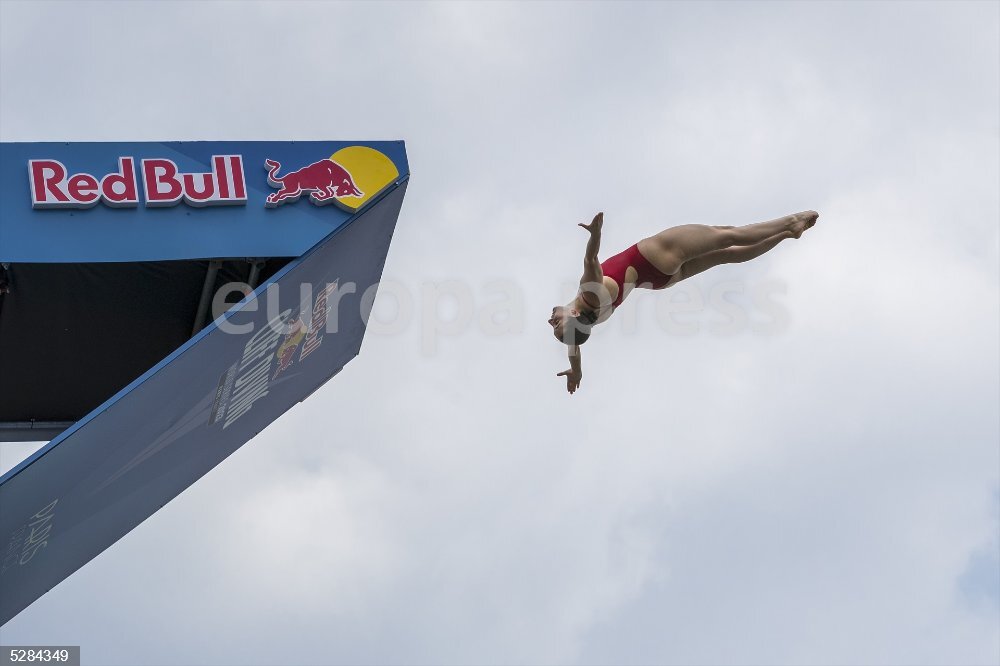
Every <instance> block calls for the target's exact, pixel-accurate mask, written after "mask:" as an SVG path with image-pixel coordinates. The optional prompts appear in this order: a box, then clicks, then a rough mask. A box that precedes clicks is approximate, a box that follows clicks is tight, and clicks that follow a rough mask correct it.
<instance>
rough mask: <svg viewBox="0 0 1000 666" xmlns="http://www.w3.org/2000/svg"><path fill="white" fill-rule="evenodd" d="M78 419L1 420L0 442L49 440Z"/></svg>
mask: <svg viewBox="0 0 1000 666" xmlns="http://www.w3.org/2000/svg"><path fill="white" fill-rule="evenodd" d="M74 423H76V421H0V442H48V441H49V440H52V439H54V438H55V437H56V435H58V434H59V433H61V432H62V431H63V430H65V429H66V428H68V427H70V426H71V425H73V424H74Z"/></svg>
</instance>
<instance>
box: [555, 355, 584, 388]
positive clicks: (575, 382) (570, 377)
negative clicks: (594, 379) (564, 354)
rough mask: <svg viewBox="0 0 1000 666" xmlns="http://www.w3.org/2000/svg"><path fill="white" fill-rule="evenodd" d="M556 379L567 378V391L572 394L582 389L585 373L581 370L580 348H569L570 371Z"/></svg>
mask: <svg viewBox="0 0 1000 666" xmlns="http://www.w3.org/2000/svg"><path fill="white" fill-rule="evenodd" d="M556 377H565V378H566V390H567V391H569V392H570V393H571V394H572V393H576V390H577V389H578V388H580V380H581V379H583V371H582V370H580V347H579V346H577V345H570V346H569V370H563V371H562V372H560V373H559V374H557V375H556Z"/></svg>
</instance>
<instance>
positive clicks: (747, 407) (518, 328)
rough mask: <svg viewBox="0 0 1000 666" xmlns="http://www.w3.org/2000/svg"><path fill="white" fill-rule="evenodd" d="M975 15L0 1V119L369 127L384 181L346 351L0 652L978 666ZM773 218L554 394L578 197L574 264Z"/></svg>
mask: <svg viewBox="0 0 1000 666" xmlns="http://www.w3.org/2000/svg"><path fill="white" fill-rule="evenodd" d="M998 35H1000V5H998V4H997V3H995V2H992V3H991V2H976V3H967V4H963V3H960V2H948V3H914V4H908V3H905V2H894V3H863V2H853V3H821V2H810V3H790V4H785V3H777V2H769V3H761V4H754V3H739V4H728V3H717V4H716V3H704V4H688V3H683V2H671V3H664V4H653V3H642V4H626V3H615V4H599V3H580V4H571V3H559V4H555V3H553V4H519V3H518V4H499V3H497V4H493V3H490V4H487V3H481V4H471V3H470V4H462V3H448V4H417V3H413V4H392V3H374V4H366V5H355V4H324V3H318V2H312V3H303V4H295V3H291V2H287V3H280V4H278V3H276V4H237V3H225V2H212V3H197V4H187V3H182V2H160V3H147V4H140V3H120V2H114V3H109V4H86V3H44V2H32V3H27V2H24V3H21V2H2V3H0V138H2V140H4V141H31V140H68V141H75V140H107V141H112V140H165V139H169V140H176V139H258V140H284V139H300V140H306V139H312V140H320V139H328V138H329V139H358V140H360V139H405V140H406V142H407V148H408V152H409V158H410V164H411V170H412V174H413V176H412V179H411V183H410V187H409V190H408V192H407V195H406V201H405V202H404V205H403V212H402V215H401V217H400V221H399V226H398V229H397V233H396V236H395V238H394V241H393V245H392V248H391V250H390V253H389V258H388V262H387V264H386V274H385V278H386V281H387V283H388V284H389V285H391V289H386V290H385V294H384V295H383V296H381V297H380V299H379V301H378V302H377V303H376V307H375V317H376V320H377V321H376V322H375V323H374V324H373V325H372V329H373V330H371V331H370V332H369V336H368V338H367V339H366V342H365V345H364V348H363V351H362V354H361V356H360V357H359V358H357V359H356V360H354V361H353V362H352V363H351V364H349V365H348V366H347V367H346V368H345V370H344V371H343V372H342V373H341V374H340V375H339V376H338V377H337V379H336V380H335V381H332V382H330V383H329V384H328V385H327V386H325V387H324V388H323V389H322V390H320V391H319V392H317V393H316V394H315V395H313V397H311V398H310V399H309V400H308V401H307V402H305V403H303V404H301V405H299V406H298V407H296V408H294V409H293V410H292V411H290V412H289V413H288V414H286V415H285V416H284V417H282V418H281V419H280V420H279V421H277V422H276V423H274V424H273V425H272V426H270V427H269V428H268V429H267V430H266V431H265V432H263V433H262V434H261V435H259V436H258V437H257V438H256V439H254V440H253V441H252V442H250V443H249V444H247V445H246V446H245V447H243V449H241V450H240V451H238V452H237V453H236V454H235V455H233V456H232V457H231V458H230V459H228V460H227V461H226V462H225V463H224V464H222V465H220V466H219V467H218V468H217V469H215V470H214V471H212V472H211V473H209V474H208V475H207V476H206V477H205V478H203V479H202V480H201V481H200V482H198V483H197V484H196V485H194V486H193V487H192V488H190V489H189V490H187V491H186V492H184V493H183V494H182V495H181V496H179V497H178V498H177V499H176V500H174V501H173V502H172V503H170V504H169V505H168V506H167V507H166V508H164V509H163V510H161V511H160V512H159V513H157V514H156V515H154V516H153V517H152V518H150V519H149V520H147V521H146V522H145V523H143V524H142V525H141V526H140V527H138V528H137V529H136V530H134V531H133V532H132V533H131V534H129V535H128V536H127V537H126V538H124V539H122V540H121V541H120V542H119V543H117V544H116V545H114V546H113V547H111V548H110V549H109V550H108V551H106V552H105V553H104V554H102V555H101V556H99V557H98V558H97V559H95V560H94V561H92V562H91V563H89V564H87V565H86V566H85V567H83V568H82V569H81V570H80V571H78V572H77V573H76V574H74V575H73V576H72V577H70V578H69V579H68V580H66V581H65V582H63V583H62V584H60V585H59V586H58V587H57V588H55V589H54V590H53V591H52V592H50V593H48V594H47V595H45V596H44V597H43V598H41V599H40V600H39V601H38V602H36V603H35V604H34V605H32V606H31V607H29V608H28V609H27V610H25V611H24V612H22V613H21V614H20V615H19V616H17V617H16V618H15V619H14V620H12V621H11V622H9V623H8V624H7V625H6V626H4V627H3V629H2V630H0V640H2V642H3V643H5V644H28V643H44V644H79V645H82V647H83V655H84V662H85V663H91V664H170V665H193V664H255V665H265V664H267V665H270V664H290V663H295V664H345V663H359V664H368V663H398V664H459V663H463V664H465V663H469V664H498V663H503V664H526V663H531V664H608V663H629V664H632V663H634V664H946V663H947V664H996V663H998V662H1000V629H998V627H1000V559H998V550H1000V451H998V446H1000V445H998V440H1000V432H998V422H1000V415H998V402H1000V387H998V371H1000V359H998V346H997V339H998V334H1000V331H998V328H1000V327H998V310H1000V307H998V302H1000V293H998V246H1000V237H998V219H1000V191H998V189H1000V186H998V182H1000V172H998V165H1000V132H998V117H1000V100H998V94H1000V72H998V62H1000V37H998ZM810 208H811V209H816V210H818V211H820V213H821V218H820V221H819V224H818V225H817V227H816V228H815V229H814V230H812V231H810V232H808V233H807V234H806V235H805V236H804V237H803V238H802V240H799V241H788V242H785V243H783V244H782V245H781V246H779V247H778V248H777V249H775V250H774V251H773V252H772V253H770V254H768V255H767V256H765V257H762V258H760V259H758V260H756V261H754V262H753V263H750V264H742V265H736V266H728V267H725V268H720V269H716V270H714V271H712V272H710V273H706V274H703V275H701V276H698V277H696V278H693V279H692V280H691V281H690V282H688V283H685V284H683V285H681V286H679V287H677V288H676V289H674V290H670V291H667V292H656V293H652V292H647V293H642V294H638V297H633V298H631V299H630V300H629V301H628V302H627V303H626V305H625V307H623V308H622V311H621V312H620V313H618V314H616V317H615V319H613V320H612V321H611V322H610V323H609V324H607V325H606V326H604V327H603V328H601V329H598V331H597V332H596V333H595V335H594V337H593V339H592V340H591V341H590V342H589V343H588V344H587V345H586V347H585V348H584V350H583V351H584V358H583V363H584V379H583V384H582V387H581V389H580V391H579V392H577V393H576V395H574V396H569V395H568V394H567V393H566V391H565V387H564V385H563V384H562V383H561V379H557V378H556V377H555V374H556V373H557V372H559V371H561V370H563V369H565V368H566V367H568V366H567V363H566V359H565V355H564V351H563V350H562V349H561V346H560V345H559V344H558V343H557V342H555V341H554V340H553V339H552V338H551V336H550V332H549V330H548V326H547V325H546V323H545V319H546V318H547V316H548V313H549V309H550V308H551V306H552V305H553V304H555V303H558V302H564V301H566V300H567V299H568V298H569V297H570V296H571V295H572V291H571V288H572V283H573V281H574V280H575V279H576V278H578V271H579V265H580V257H581V253H582V251H583V246H584V243H585V240H586V235H585V233H584V232H583V231H582V230H580V229H578V228H577V227H575V226H574V225H575V224H576V223H578V222H581V221H587V220H589V218H590V217H591V216H592V215H593V214H594V213H595V212H596V211H598V210H603V211H605V214H606V222H605V240H604V249H605V252H604V254H605V256H607V255H608V254H609V253H614V252H617V251H619V250H621V249H623V248H625V247H627V246H628V245H631V244H632V243H634V242H635V241H637V240H638V239H639V238H641V237H643V236H645V235H649V234H651V233H654V232H656V231H659V230H660V229H662V228H665V227H668V226H672V225H674V224H681V223H689V222H700V223H709V224H731V225H739V224H747V223H751V222H756V221H760V220H765V219H770V218H774V217H777V216H780V215H783V214H786V213H790V212H795V211H799V210H803V209H810ZM449 294H451V295H450V296H449ZM401 304H403V305H404V306H406V305H409V306H410V307H409V315H407V316H401V317H397V315H406V312H405V310H406V307H403V308H400V305H401ZM498 304H499V305H498ZM497 310H500V312H499V316H496V317H495V318H494V315H497V314H498V313H497ZM375 329H377V330H375ZM29 450H30V447H27V446H24V445H10V444H5V445H3V446H2V450H0V453H2V456H3V460H2V462H3V466H4V469H6V468H8V467H10V466H12V465H13V464H14V463H16V461H17V460H19V459H20V457H21V456H23V455H25V454H26V453H27V452H28V451H29Z"/></svg>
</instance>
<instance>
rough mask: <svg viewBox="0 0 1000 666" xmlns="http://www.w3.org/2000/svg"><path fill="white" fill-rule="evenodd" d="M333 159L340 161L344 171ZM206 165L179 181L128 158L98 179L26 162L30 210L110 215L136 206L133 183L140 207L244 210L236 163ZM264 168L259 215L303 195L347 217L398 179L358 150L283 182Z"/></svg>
mask: <svg viewBox="0 0 1000 666" xmlns="http://www.w3.org/2000/svg"><path fill="white" fill-rule="evenodd" d="M335 158H338V159H340V160H341V161H346V162H347V163H348V164H350V165H351V170H348V167H346V166H344V164H342V163H341V162H339V161H337V160H336V159H335ZM137 162H138V163H140V164H141V167H140V168H139V177H137V175H136V164H137ZM211 165H212V169H211V171H208V172H204V173H184V172H182V171H181V169H180V168H179V167H178V166H177V164H176V163H175V162H174V161H173V160H171V159H167V158H145V159H142V160H138V161H137V160H136V159H135V158H134V157H119V158H118V170H117V171H113V172H111V173H108V174H106V175H104V176H101V177H98V176H95V175H94V174H91V173H87V172H80V173H75V174H70V172H69V169H67V168H66V166H65V165H64V164H63V163H62V162H60V161H59V160H54V159H33V160H28V182H29V185H30V188H31V207H32V208H35V209H46V208H50V209H51V208H78V209H79V208H91V207H93V206H96V205H97V204H98V203H103V204H104V205H106V206H111V207H113V208H125V207H136V206H138V205H139V202H140V200H139V191H140V188H139V186H138V183H140V182H141V184H142V188H141V190H142V201H143V203H144V205H145V206H146V207H165V206H176V205H177V204H179V203H181V202H183V203H185V204H187V205H188V206H193V207H196V208H198V207H201V206H233V205H235V206H243V205H246V204H247V201H248V199H247V185H246V179H245V178H244V175H243V174H244V168H243V156H242V155H213V156H212V159H211ZM264 166H265V168H267V170H268V172H267V182H268V184H269V185H270V186H271V187H273V188H275V189H277V190H278V191H277V192H274V193H271V194H268V195H267V196H266V197H265V199H264V205H265V206H266V207H267V208H276V207H278V206H280V205H282V204H284V203H294V202H295V201H298V200H299V197H301V196H302V195H303V194H308V196H309V201H310V202H311V203H313V204H315V205H317V206H323V205H326V204H328V203H334V202H336V203H338V204H340V205H341V206H342V207H343V208H345V209H347V210H349V211H354V210H357V209H358V208H360V207H361V204H363V203H364V202H365V201H367V200H368V199H370V198H372V196H374V195H375V194H378V193H379V192H381V191H382V190H383V189H385V187H386V186H388V185H389V184H391V183H392V182H395V179H396V178H397V177H398V176H399V172H398V171H397V170H396V168H395V165H393V164H392V161H391V160H389V158H387V157H386V156H385V155H383V154H382V153H380V152H378V151H377V150H374V149H372V148H366V147H364V146H350V147H348V148H344V149H341V150H340V151H338V152H336V153H334V154H333V155H331V156H330V157H328V158H324V159H320V160H317V161H315V162H313V163H312V164H309V165H306V166H303V167H301V168H299V169H296V170H294V171H288V172H286V173H285V174H284V175H279V174H278V172H279V171H280V170H281V168H282V166H281V162H279V161H277V160H273V159H270V158H268V159H265V160H264ZM352 171H354V173H352ZM355 174H357V175H355ZM358 179H364V180H365V181H366V182H367V184H366V189H368V192H367V193H366V192H364V191H362V190H361V189H360V188H359V187H358ZM373 189H374V190H375V191H374V192H373V191H372V190H373Z"/></svg>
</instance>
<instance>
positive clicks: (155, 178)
mask: <svg viewBox="0 0 1000 666" xmlns="http://www.w3.org/2000/svg"><path fill="white" fill-rule="evenodd" d="M211 164H212V170H211V171H209V172H207V173H182V172H181V170H180V168H179V167H178V166H177V164H176V163H175V162H174V161H173V160H169V159H165V158H149V159H143V160H142V168H141V170H140V171H141V174H142V189H143V194H144V195H145V204H146V207H162V206H176V205H177V204H179V203H180V202H181V201H183V202H184V203H186V204H187V205H189V206H195V207H200V206H219V205H230V206H231V205H237V206H242V205H245V204H246V202H247V186H246V180H245V178H244V176H243V157H242V156H241V155H213V156H212V160H211ZM135 165H136V160H135V158H134V157H119V158H118V171H113V172H111V173H109V174H107V175H105V176H103V177H101V178H98V177H97V176H95V175H93V174H90V173H87V172H81V173H75V174H70V172H69V169H67V168H66V166H65V165H64V164H63V163H62V162H60V161H59V160H52V159H39V160H28V182H29V184H30V186H31V207H32V208H36V209H45V208H91V207H93V206H96V205H97V204H98V203H101V202H103V203H104V204H105V205H106V206H110V207H112V208H125V207H133V208H134V207H136V206H138V205H139V188H138V185H137V182H138V179H137V178H136V168H135Z"/></svg>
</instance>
